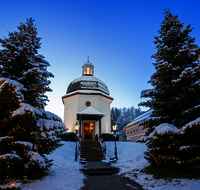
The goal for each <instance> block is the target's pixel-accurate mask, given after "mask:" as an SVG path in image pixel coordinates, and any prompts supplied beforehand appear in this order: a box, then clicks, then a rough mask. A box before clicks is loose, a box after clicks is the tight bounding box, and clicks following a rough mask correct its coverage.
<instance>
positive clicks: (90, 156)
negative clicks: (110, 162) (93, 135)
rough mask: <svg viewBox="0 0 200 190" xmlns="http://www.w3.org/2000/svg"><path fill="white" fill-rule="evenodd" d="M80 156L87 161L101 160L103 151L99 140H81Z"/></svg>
mask: <svg viewBox="0 0 200 190" xmlns="http://www.w3.org/2000/svg"><path fill="white" fill-rule="evenodd" d="M81 158H85V159H86V160H87V161H101V160H102V159H103V153H102V150H101V145H100V142H99V141H93V140H83V141H82V142H81Z"/></svg>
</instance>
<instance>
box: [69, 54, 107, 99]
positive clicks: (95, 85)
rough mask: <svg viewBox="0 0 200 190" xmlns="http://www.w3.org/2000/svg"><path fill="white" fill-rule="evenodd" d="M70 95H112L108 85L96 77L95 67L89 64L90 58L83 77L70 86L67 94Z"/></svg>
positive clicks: (83, 71) (84, 66)
mask: <svg viewBox="0 0 200 190" xmlns="http://www.w3.org/2000/svg"><path fill="white" fill-rule="evenodd" d="M69 93H96V94H97V93H103V94H104V95H106V96H108V95H109V94H110V93H109V90H108V87H107V86H106V84H105V83H104V82H103V81H102V80H100V79H98V78H97V77H95V76H94V66H93V64H92V63H91V62H89V57H87V62H86V63H84V64H83V66H82V76H81V77H79V78H76V79H75V80H73V81H72V82H71V83H70V84H69V86H68V88H67V92H66V94H69Z"/></svg>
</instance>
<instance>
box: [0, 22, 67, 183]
mask: <svg viewBox="0 0 200 190" xmlns="http://www.w3.org/2000/svg"><path fill="white" fill-rule="evenodd" d="M40 40H41V39H40V38H38V37H37V29H36V26H35V25H34V20H33V19H32V18H30V19H27V21H26V23H21V24H20V26H19V27H18V31H15V32H10V33H9V34H8V38H4V39H0V43H1V44H2V47H3V49H2V50H0V113H1V116H0V180H2V181H3V180H4V177H5V176H9V177H11V178H12V177H22V176H30V175H29V173H33V172H38V171H39V170H43V169H45V168H46V167H47V166H49V165H50V161H48V160H47V159H46V158H45V154H49V153H51V152H52V151H53V150H54V149H56V148H57V147H59V146H60V145H61V144H60V140H59V139H57V138H56V137H55V136H54V135H55V134H56V133H59V132H62V131H64V130H66V127H65V126H64V124H62V120H61V119H60V118H59V117H58V116H57V115H55V114H53V113H51V112H48V111H45V110H44V106H45V105H46V102H47V101H48V97H47V96H46V95H45V93H46V92H48V91H52V90H51V89H50V87H49V84H50V80H48V78H49V77H53V74H52V73H50V72H48V71H47V67H48V66H50V64H49V63H48V62H47V61H46V60H45V59H44V56H42V55H39V54H38V49H39V48H40V45H41V44H40Z"/></svg>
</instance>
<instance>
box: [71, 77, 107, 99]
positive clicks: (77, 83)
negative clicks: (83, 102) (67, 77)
mask: <svg viewBox="0 0 200 190" xmlns="http://www.w3.org/2000/svg"><path fill="white" fill-rule="evenodd" d="M77 90H88V91H90V90H93V91H101V92H103V93H105V94H107V95H109V90H108V87H107V86H106V84H105V83H104V82H103V81H101V80H100V79H98V78H97V77H95V76H87V75H84V76H82V77H79V78H77V79H75V80H73V81H72V82H71V83H70V84H69V86H68V88H67V94H68V93H71V92H74V91H77Z"/></svg>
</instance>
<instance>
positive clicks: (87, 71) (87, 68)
mask: <svg viewBox="0 0 200 190" xmlns="http://www.w3.org/2000/svg"><path fill="white" fill-rule="evenodd" d="M93 75H94V66H93V64H92V63H91V62H89V57H87V62H86V63H84V65H83V66H82V76H93Z"/></svg>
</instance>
